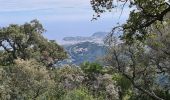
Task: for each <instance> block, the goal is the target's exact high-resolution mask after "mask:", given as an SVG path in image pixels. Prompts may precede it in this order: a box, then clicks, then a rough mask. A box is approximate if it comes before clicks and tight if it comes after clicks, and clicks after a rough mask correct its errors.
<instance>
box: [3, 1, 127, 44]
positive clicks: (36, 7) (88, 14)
mask: <svg viewBox="0 0 170 100" xmlns="http://www.w3.org/2000/svg"><path fill="white" fill-rule="evenodd" d="M0 2H1V3H0V27H3V26H8V25H9V24H24V23H25V22H29V21H31V20H33V19H38V20H39V21H40V22H41V23H42V24H43V26H44V27H45V29H46V30H47V32H46V33H44V36H45V37H46V38H48V39H53V40H57V41H60V40H62V38H63V37H67V36H90V35H92V34H93V33H95V32H101V31H102V32H109V31H110V30H111V29H112V27H114V26H115V25H116V23H118V22H120V23H123V22H125V21H126V19H127V18H128V13H129V10H126V9H125V10H124V12H123V14H122V16H121V17H120V10H114V11H112V12H110V13H104V14H102V16H101V18H99V19H98V20H96V21H91V19H92V17H93V14H94V11H93V10H92V8H91V5H90V0H0ZM119 17H120V18H119Z"/></svg>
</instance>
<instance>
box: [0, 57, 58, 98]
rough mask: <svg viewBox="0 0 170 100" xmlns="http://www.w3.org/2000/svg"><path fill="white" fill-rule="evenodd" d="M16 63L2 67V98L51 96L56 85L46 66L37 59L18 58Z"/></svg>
mask: <svg viewBox="0 0 170 100" xmlns="http://www.w3.org/2000/svg"><path fill="white" fill-rule="evenodd" d="M14 62H15V64H13V65H9V66H1V67H0V69H1V70H0V75H1V76H0V98H1V99H3V100H11V99H17V100H23V99H33V100H39V98H45V97H47V96H51V98H54V97H53V95H51V94H52V92H53V88H54V86H55V83H54V80H52V79H51V78H50V74H49V72H48V70H46V67H45V66H42V65H41V64H40V63H38V62H36V61H35V60H29V61H24V60H22V59H17V60H15V61H14ZM40 100H42V99H40Z"/></svg>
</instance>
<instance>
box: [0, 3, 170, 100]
mask: <svg viewBox="0 0 170 100" xmlns="http://www.w3.org/2000/svg"><path fill="white" fill-rule="evenodd" d="M90 3H91V6H92V10H93V11H94V15H93V20H100V17H101V16H102V15H103V14H105V12H108V11H112V10H114V9H120V10H119V11H121V12H122V13H123V11H124V9H125V8H126V9H131V12H130V14H129V18H128V20H127V21H126V23H124V24H118V26H113V29H112V30H111V32H110V33H108V35H107V36H106V37H105V38H104V44H103V47H104V46H107V52H106V54H102V52H103V51H102V49H99V50H98V48H99V47H96V46H97V45H96V44H91V43H89V42H85V43H84V45H80V44H76V45H72V46H71V47H68V48H71V49H69V50H68V51H66V50H64V47H62V46H61V45H59V44H58V43H57V42H56V41H55V40H49V39H47V38H46V37H44V33H45V31H46V30H45V29H44V27H43V25H42V24H41V23H40V22H39V21H38V20H32V21H30V22H26V23H25V24H10V25H8V26H4V27H1V28H0V100H170V85H169V84H170V1H168V0H91V2H90ZM115 13H116V12H115ZM120 17H121V15H120ZM113 21H114V19H113ZM116 32H119V33H122V34H121V35H120V36H119V37H117V34H116ZM95 36H96V35H95ZM69 39H70V38H69ZM67 40H68V38H67ZM88 46H90V48H91V49H92V51H95V52H90V53H84V52H83V53H82V51H87V50H88V49H87V47H88ZM100 47H102V46H101V45H100ZM96 48H97V49H96ZM95 49H96V50H95ZM68 52H70V54H73V53H78V54H79V55H78V56H76V57H75V58H74V59H85V58H86V56H87V58H88V57H90V56H91V55H92V54H93V55H94V54H96V56H95V57H92V58H89V59H90V61H88V62H81V61H80V62H79V63H80V65H79V66H75V65H74V63H75V62H74V61H73V64H66V65H64V66H62V67H61V66H58V65H57V63H58V62H60V61H63V60H65V59H67V58H69V56H70V55H69V53H68ZM100 54H102V55H100ZM97 55H100V56H102V57H101V59H100V61H101V62H103V63H105V64H104V65H103V64H102V65H101V64H99V63H97V62H93V59H95V58H96V57H97ZM73 57H74V56H73ZM100 61H99V62H100Z"/></svg>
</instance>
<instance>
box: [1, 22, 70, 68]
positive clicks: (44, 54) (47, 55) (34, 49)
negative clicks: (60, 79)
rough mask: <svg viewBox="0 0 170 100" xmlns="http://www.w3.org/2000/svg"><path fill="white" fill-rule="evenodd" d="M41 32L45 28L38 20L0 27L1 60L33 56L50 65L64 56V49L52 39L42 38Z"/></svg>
mask: <svg viewBox="0 0 170 100" xmlns="http://www.w3.org/2000/svg"><path fill="white" fill-rule="evenodd" d="M43 32H45V29H44V28H43V26H42V24H41V23H40V22H39V21H38V20H32V21H31V22H30V23H25V24H23V25H17V24H11V25H9V26H8V27H2V28H0V47H1V48H3V50H1V55H3V56H2V57H1V61H2V62H5V63H4V64H10V63H13V61H14V60H15V59H17V58H21V59H24V60H28V59H31V58H34V59H36V60H37V61H39V62H42V63H44V64H45V65H46V66H52V65H53V64H54V63H56V62H57V61H59V60H62V59H64V58H66V57H67V55H66V52H65V51H64V49H63V48H62V47H61V46H59V45H58V44H57V43H56V42H55V41H54V40H50V41H49V40H47V39H46V38H44V37H43V35H42V34H43ZM4 60H6V61H4Z"/></svg>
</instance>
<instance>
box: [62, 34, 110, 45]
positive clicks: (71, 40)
mask: <svg viewBox="0 0 170 100" xmlns="http://www.w3.org/2000/svg"><path fill="white" fill-rule="evenodd" d="M107 34H108V33H107V32H96V33H94V34H92V35H91V36H89V37H83V36H76V37H64V38H63V44H65V45H66V44H76V43H80V42H87V41H88V42H95V43H100V44H101V43H103V40H104V38H105V37H106V35H107Z"/></svg>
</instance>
